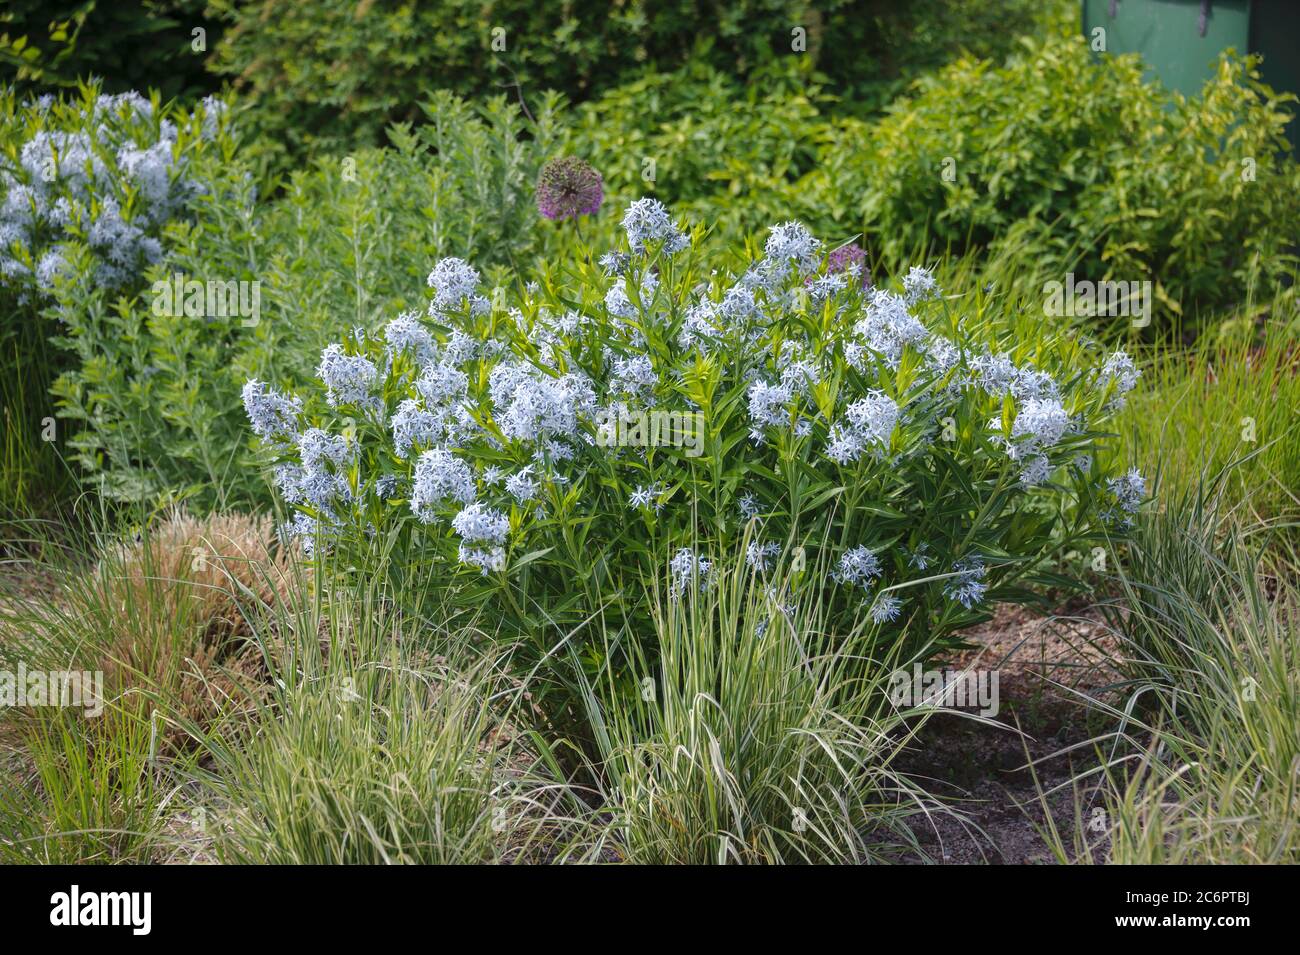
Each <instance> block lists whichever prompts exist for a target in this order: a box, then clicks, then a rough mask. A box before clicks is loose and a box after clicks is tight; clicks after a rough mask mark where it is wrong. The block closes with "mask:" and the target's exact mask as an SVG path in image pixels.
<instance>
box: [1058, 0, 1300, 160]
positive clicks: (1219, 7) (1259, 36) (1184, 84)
mask: <svg viewBox="0 0 1300 955" xmlns="http://www.w3.org/2000/svg"><path fill="white" fill-rule="evenodd" d="M1081 6H1082V13H1083V33H1084V36H1086V37H1088V38H1090V39H1091V38H1093V36H1094V33H1093V31H1094V30H1096V29H1098V28H1101V29H1104V30H1105V31H1106V45H1105V49H1106V52H1108V53H1139V54H1141V56H1142V59H1143V61H1144V62H1145V63H1146V66H1147V73H1148V74H1149V75H1150V76H1153V77H1156V78H1158V79H1159V80H1160V82H1161V83H1163V84H1164V85H1165V86H1167V87H1169V88H1170V89H1174V90H1178V92H1180V93H1182V94H1183V95H1185V96H1195V95H1197V94H1198V93H1200V91H1201V88H1202V87H1203V86H1204V85H1205V81H1206V80H1208V79H1209V78H1210V77H1211V76H1212V75H1213V73H1214V64H1215V62H1216V61H1217V60H1218V58H1219V53H1220V51H1222V50H1225V49H1227V48H1228V47H1232V48H1233V49H1235V50H1236V51H1237V52H1238V53H1258V54H1260V55H1261V56H1263V58H1264V59H1263V63H1262V65H1261V67H1260V75H1261V77H1262V79H1263V80H1264V82H1265V83H1267V84H1268V85H1269V86H1271V87H1273V89H1275V90H1278V91H1279V92H1281V91H1285V92H1288V93H1295V94H1297V95H1300V0H1209V2H1208V3H1204V2H1203V0H1082V3H1081ZM1202 29H1203V30H1204V35H1202ZM1287 135H1288V136H1289V137H1290V138H1291V143H1292V145H1293V147H1294V149H1295V152H1296V155H1297V156H1300V119H1296V120H1293V121H1292V122H1291V123H1289V124H1288V125H1287Z"/></svg>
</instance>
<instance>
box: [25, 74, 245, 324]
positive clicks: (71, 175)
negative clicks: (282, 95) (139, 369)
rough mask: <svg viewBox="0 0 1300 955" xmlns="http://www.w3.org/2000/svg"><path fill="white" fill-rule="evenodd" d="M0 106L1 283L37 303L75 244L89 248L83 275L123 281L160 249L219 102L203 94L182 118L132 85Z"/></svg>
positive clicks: (117, 286)
mask: <svg viewBox="0 0 1300 955" xmlns="http://www.w3.org/2000/svg"><path fill="white" fill-rule="evenodd" d="M7 96H8V97H9V100H8V102H5V103H4V104H3V107H4V108H3V110H2V111H0V113H2V115H3V117H4V129H3V135H2V136H0V144H2V145H3V152H2V153H0V283H2V284H3V285H5V286H8V287H9V288H11V289H13V290H15V295H16V298H17V299H18V301H19V302H20V303H29V302H33V303H34V302H36V301H41V300H46V299H48V298H49V296H50V295H51V293H52V291H53V288H54V284H55V282H56V281H58V278H59V276H60V274H66V273H68V271H69V270H70V269H73V268H75V266H74V265H73V264H72V263H73V260H74V258H75V256H74V254H73V249H72V247H73V246H74V245H80V246H84V247H85V248H88V249H89V251H90V253H91V262H92V263H93V266H92V268H93V276H92V281H93V285H94V286H95V287H98V288H101V289H104V290H105V291H109V292H116V291H121V290H127V289H129V288H130V287H131V286H133V285H134V284H136V283H138V282H139V280H140V278H141V276H142V273H143V272H144V270H145V269H146V268H147V267H148V266H150V265H152V264H154V263H156V262H158V261H159V260H160V259H161V258H162V254H163V248H162V243H161V241H160V234H161V231H162V227H163V226H164V225H165V224H166V223H167V222H168V221H169V220H171V219H172V218H174V217H176V216H178V215H180V214H181V213H183V212H184V210H185V209H186V206H187V204H188V203H189V202H190V201H191V200H193V199H194V198H195V196H197V195H198V194H199V193H200V192H201V191H202V186H201V185H200V184H199V183H198V182H197V181H196V180H194V179H192V178H191V177H190V176H189V174H188V167H189V160H190V155H191V153H192V152H193V150H194V149H196V148H201V147H202V146H203V144H205V143H207V142H210V141H212V140H214V139H215V138H216V137H217V135H218V132H219V128H220V125H221V124H222V123H223V122H224V118H223V117H224V113H225V106H224V104H223V103H222V102H221V101H220V100H216V99H213V98H211V97H209V98H208V99H206V100H204V101H203V103H202V104H201V105H200V106H199V107H198V108H197V109H196V110H195V111H194V113H193V114H191V115H189V116H186V115H185V114H182V113H179V112H170V113H166V112H164V111H162V110H161V109H160V108H159V107H158V106H157V105H156V104H155V103H153V102H151V101H150V100H147V99H145V98H144V97H143V96H141V95H140V94H138V93H123V94H120V95H116V96H108V95H100V94H97V93H96V91H95V90H94V89H88V90H86V91H84V93H83V95H82V96H81V98H80V99H73V100H70V101H67V102H62V101H56V100H54V99H53V98H52V97H48V96H47V97H42V98H41V99H39V100H37V101H35V102H29V103H24V104H22V105H19V104H17V103H16V102H14V101H13V100H12V93H10V94H7Z"/></svg>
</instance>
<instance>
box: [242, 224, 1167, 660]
mask: <svg viewBox="0 0 1300 955" xmlns="http://www.w3.org/2000/svg"><path fill="white" fill-rule="evenodd" d="M623 227H624V231H625V233H626V242H625V245H622V246H621V247H620V248H618V249H616V250H613V251H610V252H608V253H607V254H605V255H604V256H602V257H600V258H599V260H598V261H593V259H594V257H592V256H586V255H581V256H579V258H578V261H576V262H573V263H569V264H568V265H566V266H565V267H563V268H549V269H545V270H543V272H542V273H541V274H540V275H538V276H537V278H536V280H535V281H533V282H530V283H528V284H527V285H524V286H522V287H521V288H520V289H519V292H518V294H517V295H516V296H515V297H514V303H513V304H512V303H511V301H510V300H509V297H508V295H507V293H506V292H505V290H497V291H496V292H493V293H491V294H489V291H488V290H487V289H485V288H483V287H482V286H481V284H480V281H479V275H478V273H477V272H476V271H475V270H474V268H473V267H472V266H470V265H469V264H468V263H466V262H464V261H462V260H460V259H454V258H453V259H444V260H442V261H441V262H439V263H438V264H437V265H436V266H435V268H434V269H433V271H432V272H431V273H430V275H429V285H430V287H431V289H432V298H431V300H430V302H429V305H428V312H427V316H423V317H422V316H420V315H419V314H417V313H408V314H404V315H402V316H400V317H398V318H397V319H395V320H394V321H392V322H391V323H390V324H389V325H388V326H387V327H386V328H385V329H384V330H383V332H382V334H380V335H377V336H372V335H369V334H367V333H365V332H363V331H360V330H358V331H357V332H356V333H355V334H354V335H353V336H352V337H351V338H350V339H349V340H347V341H344V342H341V343H338V344H334V345H331V346H329V347H328V348H326V349H325V351H324V353H323V354H322V356H321V361H320V365H319V368H318V376H319V382H320V385H322V386H323V387H318V388H313V389H308V390H304V391H302V392H299V393H289V392H281V391H277V390H275V389H273V388H272V387H270V386H269V385H267V384H266V383H264V382H261V381H257V380H252V381H249V382H248V383H247V385H246V386H245V389H244V404H245V408H246V411H247V413H248V416H249V418H250V421H251V423H252V427H253V430H254V431H255V432H256V434H257V435H258V436H259V438H260V439H261V440H262V442H263V443H264V445H265V446H266V447H267V448H268V449H269V450H270V453H271V455H272V457H273V458H274V468H275V483H276V484H277V486H278V488H279V490H280V493H281V495H282V496H283V498H284V500H285V501H286V502H287V503H288V504H289V505H291V506H292V508H293V510H294V517H293V519H292V521H291V522H290V524H289V526H288V532H289V533H290V534H292V535H294V536H296V537H298V538H299V539H301V541H302V543H303V545H304V546H305V547H306V548H307V550H308V551H309V553H312V554H314V555H315V556H317V557H318V558H323V557H324V556H325V555H326V554H335V553H342V554H346V555H348V558H349V563H350V562H351V557H352V555H354V554H357V553H360V552H362V551H364V550H365V549H366V548H367V547H371V546H373V545H374V544H375V543H376V542H383V543H384V544H385V547H386V548H387V549H388V552H389V554H390V557H391V558H392V559H391V560H390V564H392V565H393V566H394V567H395V568H396V570H397V572H399V573H401V574H402V575H403V576H404V579H405V580H406V581H407V583H408V585H409V584H410V583H412V582H415V581H422V582H424V584H425V585H432V586H441V585H443V584H445V583H447V582H451V581H455V582H456V583H457V584H458V585H461V586H466V587H469V588H470V589H471V591H472V592H473V593H474V594H476V595H478V596H481V597H482V598H483V599H484V600H491V601H493V604H492V605H493V606H494V607H499V608H500V609H501V611H502V613H503V614H504V616H503V617H502V619H504V620H508V621H511V622H512V624H513V625H514V626H516V627H517V628H518V629H519V630H520V631H521V632H524V633H536V632H538V631H539V630H542V629H545V627H544V626H543V624H545V623H551V622H554V621H556V620H560V619H566V618H567V617H568V616H572V617H573V618H574V619H584V618H586V617H587V616H589V615H590V614H593V613H596V612H600V613H602V614H604V615H605V619H606V621H607V623H608V620H609V618H610V617H611V616H612V617H614V618H617V619H619V620H622V621H627V622H633V623H635V621H636V619H637V618H638V617H639V615H641V614H643V613H644V612H645V599H646V598H645V597H644V589H643V588H641V587H640V586H638V585H639V583H640V582H641V581H642V580H643V578H644V576H645V575H647V574H657V573H659V572H660V571H662V570H665V569H666V570H667V572H668V573H669V574H671V580H672V587H673V590H674V592H675V593H677V594H679V595H681V594H685V593H687V592H690V591H693V590H696V589H697V588H708V587H709V586H710V584H711V580H712V577H713V568H714V567H715V566H716V563H715V562H716V561H717V560H718V559H720V558H725V557H726V556H727V555H728V554H731V553H739V552H742V551H743V553H744V554H745V559H746V560H747V561H748V563H749V565H750V567H751V568H752V571H753V573H754V574H756V575H758V576H759V577H760V578H762V579H763V580H764V581H765V582H766V585H768V586H770V587H771V589H772V593H773V594H774V596H776V598H777V599H783V595H792V594H794V593H796V592H798V593H799V594H801V595H803V596H806V595H807V593H808V591H807V588H815V592H816V593H817V594H818V599H820V600H823V601H825V603H826V605H827V606H828V607H830V608H831V618H832V619H834V614H842V615H843V616H842V617H841V619H844V620H847V619H849V618H856V617H859V616H860V615H864V614H869V615H870V618H871V621H872V623H873V626H874V627H875V630H876V632H877V633H878V634H883V635H886V636H889V635H892V636H893V638H895V639H904V638H908V637H915V638H916V639H917V640H919V641H925V642H926V644H927V645H929V646H942V645H943V640H942V637H943V636H944V635H945V634H948V633H951V632H952V631H953V630H955V629H957V628H958V627H961V626H964V625H967V624H969V623H971V622H973V621H974V620H976V619H979V616H980V614H981V613H983V612H984V610H985V608H986V607H987V606H988V605H989V603H990V602H991V601H992V600H994V599H1004V600H1005V599H1016V598H1019V597H1024V596H1025V595H1026V593H1027V592H1028V591H1027V590H1026V585H1028V584H1031V583H1044V582H1053V583H1057V582H1061V581H1060V578H1058V577H1057V576H1056V575H1054V574H1052V573H1051V572H1050V570H1049V569H1048V567H1049V563H1050V559H1051V557H1052V555H1053V554H1054V553H1058V552H1059V551H1060V550H1061V549H1062V548H1065V547H1076V548H1077V547H1080V546H1081V545H1084V544H1087V543H1098V542H1104V541H1105V540H1106V539H1107V535H1108V533H1109V532H1110V531H1111V530H1118V529H1122V527H1123V525H1124V524H1125V522H1126V520H1127V519H1128V516H1129V515H1130V514H1131V513H1132V512H1133V511H1134V510H1135V509H1136V507H1137V505H1138V503H1139V502H1140V500H1141V498H1142V495H1143V486H1142V481H1141V478H1140V476H1138V475H1137V474H1136V472H1131V473H1130V474H1128V475H1122V474H1120V473H1118V471H1116V470H1115V469H1114V467H1113V462H1112V460H1111V458H1112V455H1111V453H1110V452H1109V451H1108V448H1107V441H1106V438H1107V435H1106V433H1105V432H1104V430H1103V429H1104V425H1105V421H1106V419H1107V417H1108V416H1109V415H1110V414H1111V413H1112V412H1114V411H1115V410H1116V409H1117V408H1118V407H1119V406H1120V405H1121V404H1122V403H1123V400H1124V394H1125V393H1126V392H1127V391H1128V390H1130V389H1131V388H1132V387H1133V386H1134V384H1135V383H1136V379H1137V375H1138V372H1137V371H1136V369H1135V368H1134V366H1133V363H1132V362H1131V361H1130V360H1129V359H1128V357H1127V356H1126V355H1124V354H1123V353H1118V352H1117V353H1115V354H1112V355H1110V356H1109V357H1108V358H1104V359H1103V358H1102V357H1101V356H1098V355H1095V354H1093V353H1092V352H1091V351H1090V347H1091V346H1090V345H1088V344H1086V343H1084V342H1082V341H1081V340H1080V339H1079V338H1078V337H1077V336H1072V335H1068V334H1063V333H1061V332H1060V331H1059V330H1057V329H1054V328H1051V327H1048V326H1045V325H1043V324H1042V323H1038V322H1034V321H1033V320H1032V319H1030V318H1028V317H1026V316H1025V315H1023V314H1022V313H1015V312H1012V313H1010V314H1007V313H1004V312H1003V311H1002V310H999V309H998V308H997V307H996V302H994V301H992V300H990V299H985V298H982V297H973V298H970V299H968V300H963V299H962V298H960V297H957V296H950V297H945V296H944V295H943V294H942V292H941V290H940V288H939V287H938V285H937V282H936V280H935V277H934V276H933V275H932V274H931V273H930V272H929V271H927V270H925V269H921V268H913V269H912V270H911V271H910V272H908V273H907V275H905V276H904V277H903V278H902V281H901V283H898V284H897V285H896V286H890V285H886V284H885V283H881V284H880V285H877V286H874V287H872V286H870V285H868V284H866V283H865V282H864V281H863V279H864V275H863V272H862V269H863V256H861V255H860V254H858V253H857V252H852V251H849V252H837V251H836V250H833V249H832V250H827V249H825V248H824V247H823V246H822V244H821V243H820V242H819V241H818V240H817V239H816V238H814V237H813V236H812V235H811V234H810V233H809V232H808V230H807V229H805V228H804V227H803V226H801V225H800V224H798V223H795V222H789V223H785V224H782V225H778V226H775V227H773V228H772V229H771V230H770V232H769V234H768V236H767V239H766V244H765V245H764V247H763V250H762V253H761V255H758V256H756V257H753V258H752V260H751V259H746V260H743V261H741V262H740V263H739V265H738V266H736V267H734V268H725V267H716V268H712V269H711V268H709V267H708V266H707V265H706V263H704V262H702V261H700V259H699V255H698V251H699V249H698V246H699V240H700V237H701V233H700V232H699V231H697V232H696V233H695V234H693V235H688V234H687V233H686V232H685V231H684V230H683V228H682V227H681V225H680V224H678V223H676V222H674V221H673V220H672V218H671V216H670V214H669V212H668V210H667V209H665V208H664V207H663V206H662V205H661V204H660V203H658V202H657V201H655V200H653V199H642V200H639V201H637V202H634V203H632V205H631V206H630V207H629V208H628V209H627V211H626V213H625V215H624V217H623ZM1107 525H1110V526H1109V528H1108V526H1107ZM478 603H479V601H475V604H476V605H477V604H478ZM588 649H589V651H590V652H594V651H591V648H588Z"/></svg>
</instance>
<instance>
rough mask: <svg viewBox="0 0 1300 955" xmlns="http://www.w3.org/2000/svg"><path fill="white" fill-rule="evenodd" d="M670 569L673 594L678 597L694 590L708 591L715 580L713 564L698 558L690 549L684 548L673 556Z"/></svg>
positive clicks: (669, 565) (669, 564) (669, 563)
mask: <svg viewBox="0 0 1300 955" xmlns="http://www.w3.org/2000/svg"><path fill="white" fill-rule="evenodd" d="M668 569H669V573H670V574H671V575H672V592H673V593H674V594H675V595H678V596H680V595H682V594H685V593H686V592H687V591H688V590H691V589H692V588H697V589H699V590H700V591H706V590H708V589H709V584H710V583H711V582H712V578H713V562H712V561H709V560H705V559H704V558H703V557H699V556H697V555H696V553H695V551H693V550H691V549H690V548H689V547H683V548H681V549H680V550H678V551H677V553H675V554H674V555H673V557H672V560H670V561H669V562H668Z"/></svg>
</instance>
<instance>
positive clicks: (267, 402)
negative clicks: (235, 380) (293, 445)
mask: <svg viewBox="0 0 1300 955" xmlns="http://www.w3.org/2000/svg"><path fill="white" fill-rule="evenodd" d="M242 396H243V399H244V413H245V414H247V415H248V421H249V424H250V425H251V426H252V428H253V433H254V434H256V435H257V436H258V437H259V438H262V439H263V440H266V441H277V440H284V439H290V438H293V437H295V436H296V435H297V434H298V419H299V416H300V415H301V414H302V401H300V400H299V399H297V398H288V397H285V396H284V395H282V394H280V393H279V392H277V391H275V390H274V389H273V388H271V387H270V386H268V385H267V384H265V383H264V382H261V381H258V380H257V379H256V378H250V379H249V380H248V381H247V382H245V384H244V389H243V392H242Z"/></svg>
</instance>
